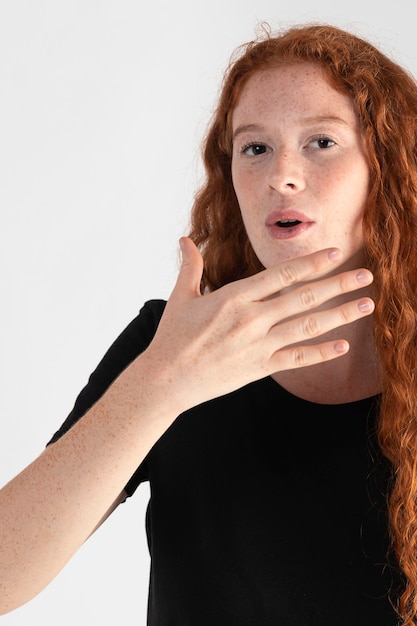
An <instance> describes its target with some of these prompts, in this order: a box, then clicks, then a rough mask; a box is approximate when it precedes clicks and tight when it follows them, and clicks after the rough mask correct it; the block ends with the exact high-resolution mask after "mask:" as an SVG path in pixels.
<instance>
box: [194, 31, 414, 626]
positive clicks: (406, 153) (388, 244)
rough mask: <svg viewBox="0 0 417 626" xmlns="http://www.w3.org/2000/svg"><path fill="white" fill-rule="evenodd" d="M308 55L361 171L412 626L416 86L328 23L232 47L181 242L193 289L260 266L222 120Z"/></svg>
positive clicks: (385, 419) (387, 450)
mask: <svg viewBox="0 0 417 626" xmlns="http://www.w3.org/2000/svg"><path fill="white" fill-rule="evenodd" d="M299 62H314V63H317V64H319V65H320V66H321V67H322V68H323V70H324V72H325V73H326V75H327V77H328V78H329V79H330V81H331V82H332V84H333V85H334V86H335V87H336V88H337V89H338V90H340V91H341V92H343V93H346V94H349V95H350V96H351V97H352V99H353V102H354V107H355V110H356V113H357V115H358V118H359V120H360V122H361V125H362V129H363V133H364V137H365V142H366V148H367V155H368V160H369V167H370V180H371V186H370V193H369V198H368V202H367V207H366V210H365V216H364V224H363V227H364V236H365V241H366V249H367V255H368V266H369V268H370V269H371V270H372V272H373V273H374V277H375V278H374V287H375V294H376V310H375V315H374V333H375V341H376V346H377V350H378V352H379V356H380V359H381V363H382V366H383V371H384V380H383V390H382V395H381V403H380V414H379V421H378V435H379V443H380V446H381V449H382V451H383V452H384V454H385V455H386V457H387V458H388V459H389V461H390V462H391V465H392V470H393V471H392V476H393V479H392V485H391V488H390V495H389V505H388V512H389V526H390V536H391V543H392V547H393V549H394V551H395V554H396V556H397V560H398V563H399V566H400V568H401V570H402V573H403V575H404V576H403V577H404V589H403V591H402V594H401V596H400V597H399V598H398V602H397V603H396V609H397V611H398V614H399V615H400V617H401V618H402V621H403V624H404V626H411V625H412V624H416V623H417V381H416V366H417V83H416V81H415V79H414V78H413V77H412V76H411V75H410V74H409V73H408V72H407V71H405V70H404V69H403V68H401V67H400V66H399V65H398V64H396V63H395V62H394V61H392V60H390V59H389V58H387V57H386V56H385V55H384V54H382V53H381V52H380V51H379V50H378V49H376V48H375V47H374V46H373V45H372V44H370V43H369V42H367V41H365V40H363V39H362V38H360V37H358V36H356V35H354V34H352V33H348V32H346V31H344V30H341V29H339V28H337V27H334V26H329V25H317V24H311V25H303V26H295V27H292V28H290V29H288V30H286V31H284V32H282V33H278V34H271V33H270V32H269V31H268V32H265V34H264V35H263V36H262V38H260V39H258V40H255V41H252V42H250V43H248V44H245V45H244V46H241V47H240V48H238V50H237V51H236V53H235V54H234V56H233V57H232V59H231V62H230V65H229V68H228V70H227V72H226V74H225V77H224V81H223V86H222V90H221V94H220V98H219V103H218V106H217V109H216V111H215V112H214V115H213V118H212V121H211V125H210V128H209V130H208V133H207V136H206V139H205V142H204V149H203V161H204V165H205V170H206V179H205V182H204V184H203V186H202V187H201V189H200V190H199V191H198V192H197V194H196V197H195V202H194V206H193V210H192V214H191V226H190V229H191V230H190V237H191V238H192V239H193V241H194V242H195V243H196V245H197V246H198V247H199V248H200V250H201V253H202V255H203V258H204V265H205V270H204V275H203V279H202V290H203V291H212V290H215V289H217V288H219V287H221V286H222V285H224V284H226V283H228V282H230V281H234V280H237V279H239V278H244V277H246V276H249V275H252V274H254V273H256V272H258V271H260V270H261V269H263V268H262V265H261V263H260V262H259V260H258V259H257V257H256V255H255V253H254V251H253V249H252V246H251V244H250V242H249V240H248V237H247V234H246V231H245V228H244V225H243V221H242V218H241V214H240V210H239V205H238V202H237V199H236V195H235V192H234V189H233V184H232V176H231V157H232V138H231V117H232V114H233V110H234V108H235V106H236V103H237V101H238V99H239V96H240V94H241V92H242V89H243V87H244V86H245V84H246V83H247V81H248V80H249V78H250V77H251V76H253V74H254V73H256V72H258V71H260V70H264V69H267V68H271V67H276V66H279V65H281V64H288V63H299Z"/></svg>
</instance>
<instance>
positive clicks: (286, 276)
mask: <svg viewBox="0 0 417 626" xmlns="http://www.w3.org/2000/svg"><path fill="white" fill-rule="evenodd" d="M280 279H281V282H282V284H283V285H284V286H288V285H293V284H294V283H295V282H297V279H298V276H297V272H296V271H295V269H294V267H293V266H292V265H291V264H290V263H285V264H284V265H282V266H281V267H280Z"/></svg>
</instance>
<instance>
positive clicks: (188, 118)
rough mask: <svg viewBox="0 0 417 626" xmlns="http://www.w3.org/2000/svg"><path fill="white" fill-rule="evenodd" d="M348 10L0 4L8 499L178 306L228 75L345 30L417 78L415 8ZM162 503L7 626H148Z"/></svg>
mask: <svg viewBox="0 0 417 626" xmlns="http://www.w3.org/2000/svg"><path fill="white" fill-rule="evenodd" d="M311 7H314V8H311ZM340 7H341V3H338V2H334V1H333V2H331V1H330V0H329V1H326V0H315V2H314V3H313V2H311V0H291V2H278V0H274V1H272V0H253V1H252V0H229V1H227V0H210V1H207V2H201V1H198V0H176V1H174V2H173V1H172V0H165V1H162V0H153V1H152V2H150V3H146V4H145V3H144V2H142V1H141V0H136V1H134V0H84V1H81V0H64V1H62V0H61V1H59V0H37V1H33V0H26V1H25V0H0V216H1V228H0V272H1V274H0V275H1V291H0V297H1V307H0V318H1V323H0V367H1V394H0V416H1V422H0V459H1V463H0V483H1V484H4V483H5V482H7V481H8V480H9V479H10V478H12V476H13V475H14V474H16V473H17V472H18V471H19V470H20V469H22V468H23V467H24V466H25V465H26V464H27V463H29V462H30V461H31V460H32V459H33V458H34V457H35V456H37V455H38V454H39V452H40V451H41V450H42V449H43V447H44V445H45V443H46V441H47V440H48V439H49V438H50V436H51V435H52V434H53V432H54V431H55V430H56V429H57V427H58V426H59V425H60V423H61V422H62V421H63V420H64V418H65V417H66V415H67V413H68V412H69V411H70V409H71V408H72V404H73V401H74V399H75V396H76V395H77V394H78V392H79V391H80V389H81V388H82V387H83V386H84V384H85V383H86V380H87V377H88V375H89V373H90V372H91V371H92V370H93V369H94V367H95V366H96V364H97V362H98V360H99V359H100V358H101V356H102V355H103V353H104V352H105V350H106V349H107V347H108V346H109V344H110V343H111V342H112V341H113V340H114V339H115V337H116V336H117V335H118V334H119V333H120V331H121V330H122V329H123V328H124V327H125V326H126V324H127V323H128V322H129V321H130V320H131V319H132V318H133V317H134V316H135V315H136V313H137V311H138V309H139V308H140V306H141V305H142V303H143V302H144V301H145V300H146V299H148V298H153V297H162V298H166V297H168V295H169V292H170V290H171V288H172V285H173V282H174V280H175V277H176V273H177V267H178V254H177V242H178V238H179V237H180V236H181V235H182V234H183V233H184V232H185V231H186V229H187V219H188V212H189V208H190V205H191V202H192V194H193V190H194V189H195V187H196V185H197V183H198V172H199V152H198V150H199V143H200V140H201V138H202V136H203V133H204V130H205V128H206V124H207V121H208V118H209V116H210V113H211V111H212V107H213V103H214V102H215V99H216V95H217V91H218V86H219V83H220V80H221V76H222V72H223V69H224V68H225V66H226V64H227V61H228V59H229V55H230V53H231V52H232V50H233V49H234V48H235V47H236V46H237V45H239V44H240V43H243V42H244V41H247V40H249V39H251V38H253V36H254V35H255V30H256V26H257V24H259V23H260V22H261V21H263V20H265V21H268V22H269V23H270V24H271V26H272V27H273V28H278V27H280V26H289V25H291V24H293V23H298V22H305V21H326V22H330V23H333V24H335V25H338V26H342V27H345V28H347V29H350V30H353V31H355V32H356V33H358V34H359V35H362V36H364V37H366V38H368V39H370V40H371V41H373V42H374V43H376V44H377V45H378V46H380V47H381V48H382V49H383V50H384V51H385V52H387V53H388V54H389V55H391V56H394V58H396V59H397V60H398V61H399V62H400V63H401V64H403V65H405V66H406V67H407V68H408V69H409V70H410V71H411V72H412V73H414V74H417V49H416V45H415V28H414V25H415V21H416V17H417V16H416V12H417V10H416V8H415V6H414V4H413V3H411V4H410V3H409V2H408V0H397V2H395V4H394V5H393V4H392V3H391V2H390V3H388V2H386V3H385V4H384V3H383V2H379V3H378V4H377V6H376V5H375V3H374V2H371V1H369V0H360V1H359V0H354V1H353V2H349V3H348V4H347V5H346V8H345V9H343V8H340ZM147 498H148V488H147V486H146V485H145V486H142V487H141V488H140V489H139V491H138V492H137V493H136V495H135V497H134V498H132V499H131V500H130V501H129V502H128V503H126V504H125V505H123V506H122V507H119V509H118V510H117V511H116V513H115V514H114V515H113V516H112V517H111V518H110V519H109V520H108V521H107V523H106V524H105V525H104V526H103V527H102V528H101V529H100V530H99V531H98V532H97V533H96V535H95V536H94V537H93V538H92V539H91V540H89V541H88V542H87V543H86V544H85V545H84V546H83V548H82V549H81V550H80V552H79V553H78V554H77V555H76V556H75V557H74V558H73V560H72V561H71V562H70V564H69V565H68V566H67V567H66V569H65V570H64V571H63V572H62V573H61V574H60V575H59V576H58V578H57V579H56V580H55V581H54V582H53V583H52V584H51V585H50V586H49V587H48V589H46V590H45V591H44V592H43V593H42V594H40V596H39V597H38V598H36V599H35V600H33V601H32V602H30V603H28V604H27V605H25V606H24V607H22V608H20V609H18V610H16V611H14V612H13V613H10V614H8V615H6V616H4V617H3V618H2V626H27V625H29V624H42V625H43V626H56V624H59V625H60V626H67V625H71V626H72V625H73V624H74V623H76V624H81V625H82V626H83V625H84V624H105V625H107V624H110V623H117V624H123V625H124V626H130V625H134V624H135V625H138V624H140V625H144V624H145V622H146V600H147V587H148V568H149V558H148V553H147V547H146V539H145V532H144V514H145V508H146V503H147ZM0 540H1V539H0ZM196 626H197V625H196Z"/></svg>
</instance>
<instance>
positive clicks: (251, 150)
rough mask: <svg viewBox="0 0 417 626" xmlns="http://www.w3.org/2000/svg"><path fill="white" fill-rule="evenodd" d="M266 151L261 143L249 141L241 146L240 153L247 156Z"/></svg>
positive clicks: (258, 154) (257, 154)
mask: <svg viewBox="0 0 417 626" xmlns="http://www.w3.org/2000/svg"><path fill="white" fill-rule="evenodd" d="M267 151H268V148H267V146H265V144H263V143H249V144H247V145H246V146H243V148H242V154H246V155H247V156H260V155H261V154H265V153H266V152H267Z"/></svg>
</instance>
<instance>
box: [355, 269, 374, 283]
mask: <svg viewBox="0 0 417 626" xmlns="http://www.w3.org/2000/svg"><path fill="white" fill-rule="evenodd" d="M356 280H357V281H358V283H361V284H362V285H367V284H368V283H370V282H371V281H372V274H371V273H370V272H366V271H365V270H361V271H360V272H358V273H357V274H356Z"/></svg>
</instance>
